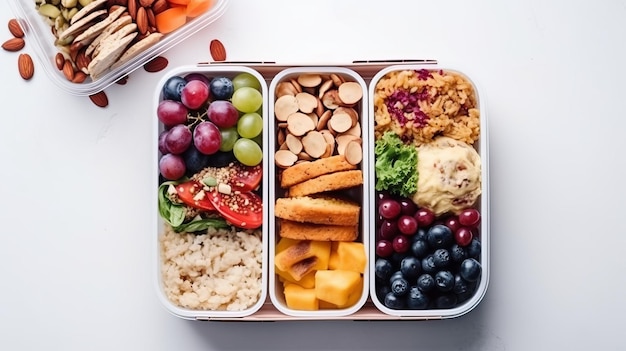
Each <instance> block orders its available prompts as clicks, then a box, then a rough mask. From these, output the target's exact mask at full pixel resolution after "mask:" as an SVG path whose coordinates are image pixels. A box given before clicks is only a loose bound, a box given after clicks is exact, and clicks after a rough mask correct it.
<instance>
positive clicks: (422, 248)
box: [411, 239, 428, 258]
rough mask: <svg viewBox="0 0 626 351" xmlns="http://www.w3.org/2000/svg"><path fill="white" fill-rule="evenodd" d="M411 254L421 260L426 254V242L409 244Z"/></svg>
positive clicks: (418, 241) (420, 241)
mask: <svg viewBox="0 0 626 351" xmlns="http://www.w3.org/2000/svg"><path fill="white" fill-rule="evenodd" d="M411 252H412V253H413V255H414V256H415V257H417V258H423V257H424V256H426V254H427V253H428V243H427V242H426V240H422V239H420V240H414V241H413V244H411Z"/></svg>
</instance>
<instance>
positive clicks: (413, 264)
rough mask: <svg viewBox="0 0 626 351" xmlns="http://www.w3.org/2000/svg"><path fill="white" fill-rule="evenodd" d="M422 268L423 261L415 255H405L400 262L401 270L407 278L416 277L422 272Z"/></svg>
mask: <svg viewBox="0 0 626 351" xmlns="http://www.w3.org/2000/svg"><path fill="white" fill-rule="evenodd" d="M421 268H422V263H421V262H420V260H418V259H417V258H415V257H413V256H408V257H405V258H404V259H403V260H402V262H400V271H402V274H403V275H404V276H405V277H407V278H416V277H417V276H418V275H419V274H420V272H421Z"/></svg>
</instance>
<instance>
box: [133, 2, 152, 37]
mask: <svg viewBox="0 0 626 351" xmlns="http://www.w3.org/2000/svg"><path fill="white" fill-rule="evenodd" d="M135 23H136V24H137V31H138V32H139V33H140V34H146V32H147V31H148V27H149V26H150V24H149V23H148V14H147V13H146V9H145V8H144V7H140V8H139V9H137V17H136V18H135Z"/></svg>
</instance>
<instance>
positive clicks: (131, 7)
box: [128, 0, 137, 21]
mask: <svg viewBox="0 0 626 351" xmlns="http://www.w3.org/2000/svg"><path fill="white" fill-rule="evenodd" d="M128 14H129V15H130V18H132V19H133V21H134V20H135V19H136V18H137V0H128Z"/></svg>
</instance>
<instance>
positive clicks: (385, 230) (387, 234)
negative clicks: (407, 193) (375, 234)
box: [380, 219, 398, 240]
mask: <svg viewBox="0 0 626 351" xmlns="http://www.w3.org/2000/svg"><path fill="white" fill-rule="evenodd" d="M397 234H398V224H397V223H396V221H389V220H386V219H385V220H383V222H382V224H381V225H380V237H381V238H383V239H389V240H391V239H393V238H394V237H395V236H396V235H397Z"/></svg>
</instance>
